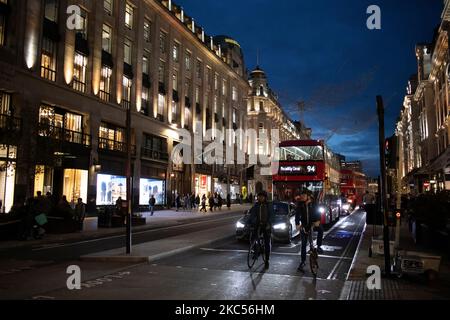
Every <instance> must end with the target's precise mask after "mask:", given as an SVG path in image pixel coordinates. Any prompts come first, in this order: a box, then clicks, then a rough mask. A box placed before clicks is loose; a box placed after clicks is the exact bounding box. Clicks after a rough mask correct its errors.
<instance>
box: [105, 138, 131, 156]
mask: <svg viewBox="0 0 450 320" xmlns="http://www.w3.org/2000/svg"><path fill="white" fill-rule="evenodd" d="M98 148H99V149H102V150H108V151H118V152H122V153H127V151H128V150H127V143H126V142H122V141H116V140H110V139H106V138H98ZM131 154H132V155H135V154H136V146H135V145H131Z"/></svg>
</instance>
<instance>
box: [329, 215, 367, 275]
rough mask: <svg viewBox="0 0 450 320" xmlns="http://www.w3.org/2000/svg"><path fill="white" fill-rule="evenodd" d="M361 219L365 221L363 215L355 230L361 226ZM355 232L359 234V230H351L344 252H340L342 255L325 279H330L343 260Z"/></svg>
mask: <svg viewBox="0 0 450 320" xmlns="http://www.w3.org/2000/svg"><path fill="white" fill-rule="evenodd" d="M363 221H364V223H365V219H364V216H363V217H361V220H360V221H359V223H358V226H357V227H356V230H358V229H359V227H360V226H361V224H362V222H363ZM356 234H361V232H358V231H354V232H353V234H352V237H351V238H350V240H349V241H348V243H347V246H346V247H345V250H344V252H342V255H341V257H340V259H339V260H338V262H336V264H335V266H334V268H333V269H332V270H331V272H330V274H329V275H328V277H327V280H331V279H332V276H333V275H334V273H335V272H336V270H337V268H338V267H339V266H340V264H341V262H342V261H343V260H345V259H344V257H345V255H346V254H347V252H348V251H349V250H350V245H351V244H352V241H353V239H354V238H355V235H356ZM334 279H336V277H334V278H333V280H334Z"/></svg>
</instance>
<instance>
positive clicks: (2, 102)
mask: <svg viewBox="0 0 450 320" xmlns="http://www.w3.org/2000/svg"><path fill="white" fill-rule="evenodd" d="M10 104H11V95H10V94H8V93H5V92H2V91H0V114H6V115H11V114H10V112H11V110H10ZM2 125H3V123H2Z"/></svg>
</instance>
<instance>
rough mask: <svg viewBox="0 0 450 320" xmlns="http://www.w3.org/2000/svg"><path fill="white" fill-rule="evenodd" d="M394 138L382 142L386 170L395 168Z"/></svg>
mask: <svg viewBox="0 0 450 320" xmlns="http://www.w3.org/2000/svg"><path fill="white" fill-rule="evenodd" d="M395 138H396V137H395V136H392V137H390V138H386V139H385V141H384V154H385V161H386V168H387V169H395V168H396V152H395Z"/></svg>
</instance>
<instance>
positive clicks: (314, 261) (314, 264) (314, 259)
mask: <svg viewBox="0 0 450 320" xmlns="http://www.w3.org/2000/svg"><path fill="white" fill-rule="evenodd" d="M318 258H319V254H318V253H317V249H316V248H314V249H313V250H311V253H310V254H309V267H310V269H311V273H312V274H313V275H314V277H317V271H318V270H319V263H318Z"/></svg>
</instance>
